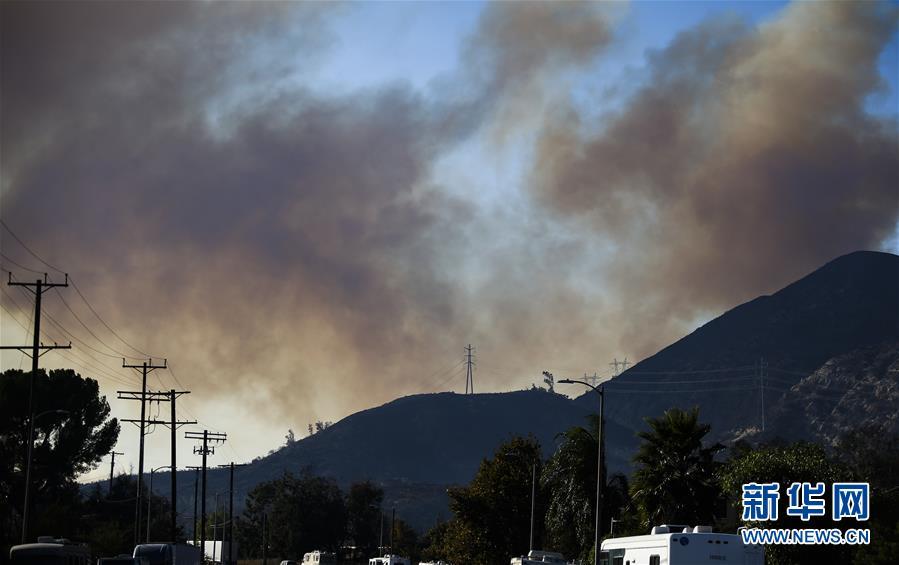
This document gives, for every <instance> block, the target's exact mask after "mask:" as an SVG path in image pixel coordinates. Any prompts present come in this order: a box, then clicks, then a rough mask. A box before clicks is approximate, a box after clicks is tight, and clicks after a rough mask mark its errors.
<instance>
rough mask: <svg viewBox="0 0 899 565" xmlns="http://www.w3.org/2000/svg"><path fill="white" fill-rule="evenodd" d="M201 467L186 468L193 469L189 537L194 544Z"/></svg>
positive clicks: (195, 540)
mask: <svg viewBox="0 0 899 565" xmlns="http://www.w3.org/2000/svg"><path fill="white" fill-rule="evenodd" d="M201 468H202V467H193V466H189V467H188V469H193V471H194V516H193V517H194V519H193V523H194V524H193V526H194V527H193V536H192V537H191V539H192V540H193V542H194V545H197V502H199V490H200V469H201Z"/></svg>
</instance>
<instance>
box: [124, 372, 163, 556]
mask: <svg viewBox="0 0 899 565" xmlns="http://www.w3.org/2000/svg"><path fill="white" fill-rule="evenodd" d="M122 367H123V368H125V369H137V370H139V371H140V374H141V389H140V391H127V390H120V391H118V394H119V399H122V400H140V454H139V455H138V464H137V496H136V500H135V507H134V545H137V544H138V543H140V531H141V528H140V524H141V511H140V510H141V506H142V503H143V492H142V491H143V487H144V436H145V435H146V428H147V375H149V374H150V373H152V372H153V371H154V370H156V369H165V368H166V360H165V359H163V360H162V365H156V364H153V360H152V359H149V360H147V361H144V362H142V363H141V364H140V365H130V364H128V363H125V360H124V359H122ZM123 421H124V420H123Z"/></svg>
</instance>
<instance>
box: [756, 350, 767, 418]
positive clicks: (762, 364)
mask: <svg viewBox="0 0 899 565" xmlns="http://www.w3.org/2000/svg"><path fill="white" fill-rule="evenodd" d="M758 376H759V404H760V406H759V408H760V410H761V419H762V431H763V432H764V431H765V377H767V376H768V362H767V361H765V358H764V357H762V358H760V359H759V363H758Z"/></svg>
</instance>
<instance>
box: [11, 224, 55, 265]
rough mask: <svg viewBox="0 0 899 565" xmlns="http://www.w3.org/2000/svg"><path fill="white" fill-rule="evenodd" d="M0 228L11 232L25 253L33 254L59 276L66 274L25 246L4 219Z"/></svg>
mask: <svg viewBox="0 0 899 565" xmlns="http://www.w3.org/2000/svg"><path fill="white" fill-rule="evenodd" d="M0 226H3V228H4V229H5V230H6V231H7V232H9V235H11V236H12V238H13V239H15V240H16V241H18V242H19V245H21V246H22V248H23V249H24V250H25V251H27V252H28V253H29V254H31V256H32V257H34V258H35V259H37V260H38V261H40V262H41V263H43V264H44V265H46V266H47V267H50V268H51V269H53V270H54V271H57V272H58V273H59V274H65V271H63V270H62V269H59V268H57V267H54V266H53V265H51V264H50V263H48V262H46V261H44V260H43V259H42V258H41V256H40V255H38V254H37V253H35V252H34V251H32V250H31V249H30V248H29V247H28V246H27V245H25V242H23V241H22V240H21V239H19V236H17V235H16V234H15V232H13V231H12V230H11V229H10V228H9V226H8V225H6V222H4V221H3V220H2V219H0ZM27 270H31V269H27Z"/></svg>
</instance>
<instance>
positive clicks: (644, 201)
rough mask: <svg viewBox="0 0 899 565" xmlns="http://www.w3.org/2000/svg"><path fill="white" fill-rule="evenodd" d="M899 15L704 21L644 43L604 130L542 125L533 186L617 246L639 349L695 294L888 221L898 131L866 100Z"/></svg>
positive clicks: (617, 269)
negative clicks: (659, 43)
mask: <svg viewBox="0 0 899 565" xmlns="http://www.w3.org/2000/svg"><path fill="white" fill-rule="evenodd" d="M896 18H897V11H896V10H895V8H894V7H889V6H886V5H884V4H877V3H873V2H862V3H850V2H802V3H796V4H793V5H790V6H789V7H787V8H786V9H785V10H784V12H783V13H782V14H781V16H780V17H779V18H778V19H776V20H774V21H773V22H771V23H768V24H765V25H763V26H761V27H760V28H758V29H749V28H747V27H745V26H743V25H741V24H735V23H733V22H726V21H720V22H707V23H706V24H704V25H702V26H701V27H699V28H698V29H694V30H690V31H687V32H685V33H682V34H681V35H680V36H679V37H677V38H676V39H675V40H674V41H673V42H672V44H671V45H670V46H669V47H667V48H666V49H664V50H663V51H660V52H656V53H653V54H652V55H651V57H650V70H649V72H650V75H649V77H648V80H647V82H646V83H645V85H643V86H642V87H641V88H639V89H638V91H637V92H636V93H635V94H634V96H633V97H632V98H631V99H630V100H629V101H628V102H627V103H626V104H625V105H624V107H623V108H621V109H620V110H619V111H617V112H616V113H615V114H614V115H612V116H610V117H609V118H608V119H607V120H605V121H604V122H603V124H602V127H601V129H600V130H599V131H588V133H586V134H584V133H583V131H584V129H585V127H584V124H583V123H581V119H580V116H579V115H578V114H577V112H575V111H574V110H570V111H568V112H559V113H557V114H555V115H554V116H553V118H552V119H551V120H550V121H549V122H548V123H547V124H546V127H545V129H544V131H543V133H542V134H541V139H540V142H539V149H538V159H537V161H536V164H535V167H534V170H533V173H532V177H533V181H534V185H535V190H536V191H537V195H538V198H539V199H540V200H541V202H543V203H545V204H546V205H547V206H549V207H550V208H551V209H554V210H556V211H557V212H558V213H560V214H563V215H565V216H566V217H570V218H574V219H575V221H577V222H579V223H581V224H586V225H588V226H589V229H590V230H592V231H593V232H594V233H595V235H596V237H598V238H604V239H605V238H607V239H609V240H611V241H614V242H616V243H617V244H618V251H617V253H616V254H615V257H614V260H613V261H612V262H611V263H610V266H612V268H611V269H610V270H609V273H608V277H607V282H608V284H609V285H610V288H612V289H613V293H614V294H615V295H616V296H617V297H618V298H619V300H616V301H615V302H616V304H618V305H620V306H621V309H622V314H621V315H620V316H616V319H619V320H621V321H622V323H621V324H619V327H618V331H619V332H621V335H623V337H624V338H625V340H626V341H627V342H628V343H630V344H632V346H633V347H634V348H635V352H636V353H637V354H638V355H640V356H643V355H647V354H651V353H652V352H654V350H655V349H657V348H658V347H659V346H661V345H664V343H662V342H660V341H659V336H660V335H667V336H670V335H671V334H672V333H676V331H677V328H678V327H679V326H681V325H682V324H683V322H684V321H685V320H687V321H689V320H690V319H691V317H693V316H696V315H697V313H699V312H702V311H703V310H706V311H708V312H716V311H720V310H721V309H724V308H727V307H729V306H731V305H733V304H735V303H737V302H739V301H741V300H746V299H749V298H752V297H754V296H755V295H757V294H759V293H763V292H768V291H773V290H776V289H777V288H779V287H780V286H781V285H783V284H785V283H787V282H790V281H791V280H793V279H795V278H798V277H799V276H801V275H803V274H805V273H806V272H808V271H810V270H813V269H814V268H816V267H818V266H820V265H821V264H823V263H824V262H826V261H828V260H830V259H832V258H834V257H836V256H838V255H840V254H843V253H847V252H850V251H854V250H857V249H871V248H875V249H876V248H878V247H879V246H880V245H881V244H882V242H883V241H884V240H885V239H887V238H888V237H889V236H890V234H891V233H893V231H894V230H895V227H896V222H897V215H899V191H897V187H899V167H897V160H896V159H897V157H896V156H897V155H899V144H897V131H896V128H895V122H894V121H889V120H883V119H878V118H875V117H872V116H871V115H869V114H868V113H867V112H866V111H865V101H866V98H867V96H868V95H869V94H871V93H873V92H875V91H877V90H878V89H879V88H881V87H882V86H883V85H882V84H881V78H880V75H879V74H878V70H877V60H878V56H879V54H880V53H881V52H882V51H883V49H884V47H885V45H886V43H887V41H888V40H889V38H890V35H891V34H892V33H893V32H894V31H895V29H896V28H895V25H896V21H897V20H896ZM625 310H626V312H625ZM647 327H652V328H653V330H652V331H647V330H646V328H647Z"/></svg>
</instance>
